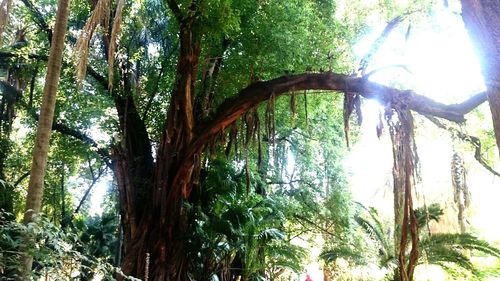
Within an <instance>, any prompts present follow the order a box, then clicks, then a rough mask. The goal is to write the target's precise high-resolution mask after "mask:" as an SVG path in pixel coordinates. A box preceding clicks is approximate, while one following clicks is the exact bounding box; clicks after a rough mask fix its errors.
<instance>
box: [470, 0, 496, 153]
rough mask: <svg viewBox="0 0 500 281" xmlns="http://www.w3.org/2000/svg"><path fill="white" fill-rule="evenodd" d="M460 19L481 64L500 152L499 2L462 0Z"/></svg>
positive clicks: (492, 0) (493, 0)
mask: <svg viewBox="0 0 500 281" xmlns="http://www.w3.org/2000/svg"><path fill="white" fill-rule="evenodd" d="M462 18H463V20H464V23H465V27H466V28H467V30H468V32H469V36H470V38H471V39H472V44H473V45H474V47H475V50H476V53H477V54H478V56H479V61H480V62H481V68H482V72H483V76H484V79H485V83H486V86H487V88H488V89H487V93H488V102H489V104H490V110H491V116H492V118H493V129H494V130H495V138H496V143H497V147H498V148H499V153H500V68H499V66H500V45H499V44H498V42H500V2H498V1H495V0H487V1H481V0H462Z"/></svg>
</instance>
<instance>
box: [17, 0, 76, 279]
mask: <svg viewBox="0 0 500 281" xmlns="http://www.w3.org/2000/svg"><path fill="white" fill-rule="evenodd" d="M68 15H69V0H59V4H58V8H57V17H56V23H55V26H54V36H53V38H52V44H51V49H50V56H49V61H48V63H47V76H46V78H45V86H44V89H43V98H42V107H41V110H40V117H39V121H38V128H37V135H36V140H35V147H34V148H33V161H32V166H31V173H30V180H29V186H28V196H27V198H26V212H25V214H24V220H23V222H24V223H29V222H32V221H33V215H35V214H37V213H38V212H40V209H41V205H42V198H43V179H44V177H45V168H46V165H47V156H48V150H49V140H50V135H51V132H52V120H53V118H54V109H55V105H56V96H57V88H58V84H59V76H60V72H61V62H62V52H63V48H64V37H65V36H66V26H67V24H68ZM32 262H33V259H32V257H29V256H27V257H26V259H25V263H24V271H25V272H24V273H25V274H27V273H28V272H29V271H31V266H32Z"/></svg>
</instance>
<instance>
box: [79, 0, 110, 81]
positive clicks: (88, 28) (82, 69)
mask: <svg viewBox="0 0 500 281" xmlns="http://www.w3.org/2000/svg"><path fill="white" fill-rule="evenodd" d="M110 2H111V1H110V0H99V1H98V2H97V4H96V5H95V7H94V10H93V11H92V14H91V15H90V17H89V18H88V20H87V22H86V23H85V26H84V28H83V30H82V33H81V34H80V37H78V39H77V41H76V44H75V51H76V54H78V58H77V65H76V77H77V81H78V82H81V81H82V80H83V78H84V77H85V74H86V71H87V62H88V57H89V45H90V39H92V35H94V32H95V29H96V28H97V26H99V25H101V27H102V28H103V29H104V30H107V27H108V24H109V16H110V5H111V3H110Z"/></svg>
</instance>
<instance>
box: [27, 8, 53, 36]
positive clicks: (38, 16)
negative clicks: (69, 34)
mask: <svg viewBox="0 0 500 281" xmlns="http://www.w3.org/2000/svg"><path fill="white" fill-rule="evenodd" d="M21 1H22V2H23V3H24V5H25V6H26V8H28V11H29V12H30V13H31V15H32V16H33V18H34V20H35V22H36V24H37V25H38V27H40V29H42V30H43V31H44V32H45V33H47V37H48V38H49V42H52V29H50V27H49V25H48V24H47V21H46V20H45V18H44V17H43V15H42V13H40V11H39V10H38V9H37V8H36V7H35V5H33V3H31V1H30V0H21Z"/></svg>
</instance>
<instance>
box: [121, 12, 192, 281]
mask: <svg viewBox="0 0 500 281" xmlns="http://www.w3.org/2000/svg"><path fill="white" fill-rule="evenodd" d="M193 20H194V18H192V19H188V20H186V21H184V22H182V23H181V31H180V42H181V49H180V55H179V60H178V66H177V78H176V79H177V80H176V84H175V86H174V91H173V92H172V98H171V101H170V105H169V110H168V113H167V119H166V121H165V127H164V132H163V137H162V139H161V142H160V147H159V149H158V154H157V155H158V156H157V162H156V167H155V169H154V173H153V175H152V181H151V185H150V188H149V190H148V191H147V194H146V195H145V196H146V198H147V201H145V202H144V203H145V204H141V205H142V210H143V211H142V214H140V216H139V215H137V212H138V211H139V209H138V208H137V209H136V210H135V211H134V214H135V218H137V219H139V220H138V221H134V222H130V223H131V225H132V228H133V229H134V231H132V232H131V235H130V236H129V237H127V236H126V237H125V241H124V243H125V246H124V249H125V253H124V254H125V257H124V262H123V265H122V269H123V272H124V273H125V274H127V275H133V276H135V277H139V278H143V279H146V278H148V279H150V280H160V281H161V280H186V279H187V272H188V271H187V269H188V260H187V253H186V249H185V243H186V239H185V238H186V235H187V230H188V229H187V227H188V222H187V216H186V214H185V212H184V210H183V208H182V200H183V199H187V198H188V197H189V194H190V192H191V188H192V182H191V172H192V169H190V173H187V174H183V175H181V177H182V180H181V182H180V184H173V179H174V176H175V175H177V174H178V168H179V165H176V163H180V162H181V160H182V159H183V157H184V151H186V149H187V148H188V145H189V144H190V143H191V140H192V139H193V128H194V115H193V98H194V86H195V80H196V73H197V67H198V60H199V54H200V45H199V38H198V37H197V36H196V35H195V34H193V32H192V23H193ZM124 184H125V185H127V183H126V182H124ZM146 203H147V204H146ZM136 206H139V205H138V204H136ZM147 256H148V257H149V258H148V259H146V257H147ZM148 263H149V264H148ZM146 268H149V272H146Z"/></svg>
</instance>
